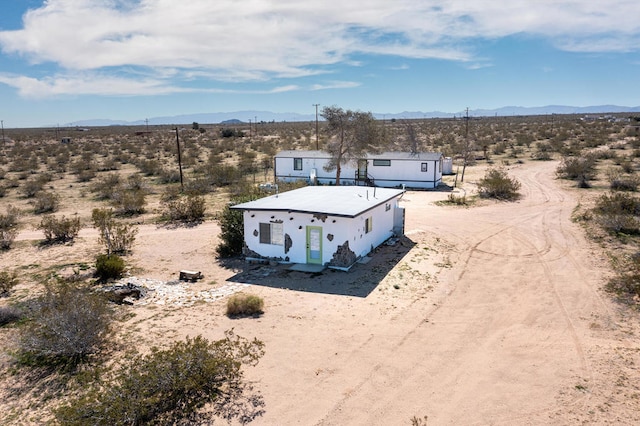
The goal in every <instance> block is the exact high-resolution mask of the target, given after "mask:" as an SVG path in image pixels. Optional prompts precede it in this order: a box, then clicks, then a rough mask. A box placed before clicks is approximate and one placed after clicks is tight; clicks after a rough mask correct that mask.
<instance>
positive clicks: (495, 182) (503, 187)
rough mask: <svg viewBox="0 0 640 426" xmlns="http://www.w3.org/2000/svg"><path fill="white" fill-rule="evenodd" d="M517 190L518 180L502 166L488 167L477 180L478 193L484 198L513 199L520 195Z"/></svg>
mask: <svg viewBox="0 0 640 426" xmlns="http://www.w3.org/2000/svg"><path fill="white" fill-rule="evenodd" d="M519 190H520V182H518V181H517V180H516V179H514V178H510V177H509V175H508V174H507V172H506V170H504V169H502V168H492V169H489V170H488V171H487V172H486V173H485V175H484V177H482V179H480V181H479V182H478V193H479V194H480V196H481V197H484V198H496V199H499V200H515V199H517V198H518V197H519V196H520V194H519V192H518V191H519Z"/></svg>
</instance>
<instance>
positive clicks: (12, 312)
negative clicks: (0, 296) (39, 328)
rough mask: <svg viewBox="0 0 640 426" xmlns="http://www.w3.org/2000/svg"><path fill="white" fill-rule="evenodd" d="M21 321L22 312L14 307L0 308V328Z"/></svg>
mask: <svg viewBox="0 0 640 426" xmlns="http://www.w3.org/2000/svg"><path fill="white" fill-rule="evenodd" d="M21 319H22V311H21V310H20V309H18V308H16V307H15V306H0V327H4V326H5V325H7V324H11V323H13V322H16V321H20V320H21Z"/></svg>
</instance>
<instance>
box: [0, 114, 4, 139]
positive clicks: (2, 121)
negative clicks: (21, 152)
mask: <svg viewBox="0 0 640 426" xmlns="http://www.w3.org/2000/svg"><path fill="white" fill-rule="evenodd" d="M0 124H2V143H4V120H0Z"/></svg>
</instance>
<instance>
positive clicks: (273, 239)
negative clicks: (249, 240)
mask: <svg viewBox="0 0 640 426" xmlns="http://www.w3.org/2000/svg"><path fill="white" fill-rule="evenodd" d="M260 244H273V245H277V246H281V245H283V244H284V231H283V227H282V224H281V223H261V224H260Z"/></svg>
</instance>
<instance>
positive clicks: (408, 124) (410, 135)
mask: <svg viewBox="0 0 640 426" xmlns="http://www.w3.org/2000/svg"><path fill="white" fill-rule="evenodd" d="M402 124H403V125H404V128H405V130H406V131H407V142H408V143H409V149H410V151H411V153H412V154H417V153H418V135H417V133H416V126H414V124H413V122H412V121H410V120H402Z"/></svg>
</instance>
